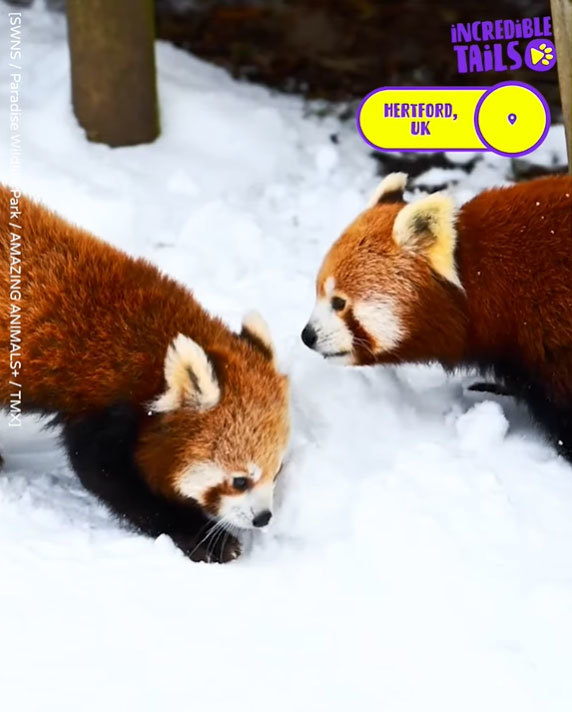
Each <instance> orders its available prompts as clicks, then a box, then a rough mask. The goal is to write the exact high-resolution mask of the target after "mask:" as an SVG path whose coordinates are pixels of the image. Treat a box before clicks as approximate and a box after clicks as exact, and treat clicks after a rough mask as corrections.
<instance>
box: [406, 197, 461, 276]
mask: <svg viewBox="0 0 572 712" xmlns="http://www.w3.org/2000/svg"><path fill="white" fill-rule="evenodd" d="M456 216H457V210H456V208H455V204H454V202H453V199H452V198H451V197H449V196H448V195H445V194H444V193H433V194H432V195H428V196H426V197H424V198H420V199H419V200H416V201H414V202H413V203H409V204H408V205H406V206H405V207H404V208H402V209H401V210H400V211H399V213H398V214H397V217H396V218H395V222H394V223H393V237H394V239H395V241H396V242H397V244H398V245H400V246H401V247H403V248H405V249H408V250H412V251H414V252H418V253H420V254H425V255H426V256H427V258H428V259H429V262H430V263H431V265H432V267H433V269H434V270H435V271H436V272H438V273H439V274H440V275H442V276H443V277H445V279H448V280H449V282H452V283H453V284H455V285H456V286H457V287H460V288H461V289H462V285H461V281H460V279H459V275H458V274H457V267H456V265H455V245H456V244H457V230H456V228H455V220H456Z"/></svg>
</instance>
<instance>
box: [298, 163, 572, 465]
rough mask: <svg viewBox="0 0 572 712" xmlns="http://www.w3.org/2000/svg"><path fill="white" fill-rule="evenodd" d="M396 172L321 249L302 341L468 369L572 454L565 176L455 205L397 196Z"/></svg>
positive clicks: (355, 354)
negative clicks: (510, 397) (518, 403)
mask: <svg viewBox="0 0 572 712" xmlns="http://www.w3.org/2000/svg"><path fill="white" fill-rule="evenodd" d="M406 178H407V176H406V175H405V174H403V173H393V174H391V175H388V176H387V177H386V178H384V179H383V180H382V182H381V184H380V185H379V187H378V189H377V190H376V191H375V193H374V195H373V197H372V200H371V201H370V204H369V206H368V208H367V209H366V210H365V212H363V213H362V214H361V215H359V216H358V217H357V219H356V220H355V221H354V222H353V223H352V224H351V225H350V226H349V227H348V228H347V230H346V231H345V232H344V233H343V234H342V236H341V237H340V238H339V239H338V240H337V242H335V243H334V245H333V246H332V247H331V249H330V251H329V253H328V254H327V255H326V257H325V259H324V262H323V264H322V266H321V269H320V271H319V274H318V278H317V285H316V292H317V300H316V305H315V308H314V311H313V313H312V316H311V317H310V320H309V322H308V324H307V325H306V326H305V328H304V330H303V331H302V340H303V341H304V343H305V344H306V345H307V346H308V347H310V348H312V349H315V350H316V351H318V352H319V353H321V354H322V356H324V357H325V358H330V359H333V360H335V361H340V362H345V363H350V364H358V365H360V364H400V363H406V362H410V363H426V362H439V363H441V364H442V365H443V366H444V367H445V368H446V369H448V370H452V369H455V368H457V367H468V368H476V369H478V370H479V371H480V372H481V373H482V374H483V375H484V376H487V377H492V378H494V379H495V380H496V381H497V382H498V383H499V384H500V385H501V386H502V387H505V388H506V389H507V390H508V392H510V393H512V394H514V395H515V396H516V397H518V398H519V399H520V400H522V401H524V402H525V403H526V404H527V405H528V407H529V409H530V411H531V413H532V415H533V417H535V419H536V420H537V421H538V422H539V423H540V424H541V425H542V426H543V427H544V429H545V430H546V432H547V433H548V435H549V436H550V438H551V440H552V441H553V442H554V444H555V445H556V447H557V449H558V450H559V451H560V452H561V453H562V454H563V455H564V456H565V457H566V458H567V459H568V460H570V461H572V198H571V197H570V196H571V194H572V184H571V179H570V177H569V176H561V177H547V178H540V179H537V180H533V181H530V182H528V183H521V184H519V185H514V186H511V187H506V188H496V189H493V190H487V191H485V192H483V193H481V194H480V195H477V196H476V197H475V198H474V199H473V200H471V201H469V202H468V203H466V204H465V205H463V206H462V207H461V209H460V210H459V211H457V210H456V209H455V206H454V204H453V201H452V199H451V198H450V197H448V196H447V195H446V194H443V193H435V194H433V195H428V196H426V197H422V198H419V199H417V200H414V201H413V202H411V203H409V204H406V203H405V202H404V199H403V192H404V189H405V184H406Z"/></svg>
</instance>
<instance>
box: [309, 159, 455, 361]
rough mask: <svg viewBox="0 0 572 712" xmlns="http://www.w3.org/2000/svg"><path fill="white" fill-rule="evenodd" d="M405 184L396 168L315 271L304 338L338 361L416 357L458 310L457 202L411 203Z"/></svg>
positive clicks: (436, 199)
mask: <svg viewBox="0 0 572 712" xmlns="http://www.w3.org/2000/svg"><path fill="white" fill-rule="evenodd" d="M405 181H406V175H405V174H402V173H394V174H391V175H389V176H387V177H386V178H385V179H384V180H383V181H382V182H381V185H380V186H379V187H378V189H377V190H376V192H375V194H374V196H373V197H372V200H371V201H370V204H369V207H368V209H367V210H366V211H365V212H363V213H362V214H361V215H359V216H358V217H357V219H356V220H355V221H354V222H353V223H352V224H351V225H350V226H349V227H348V228H347V230H346V231H345V232H344V233H343V234H342V236H341V237H340V238H339V239H338V240H337V242H335V243H334V244H333V245H332V247H331V249H330V251H329V252H328V254H327V255H326V257H325V259H324V261H323V263H322V266H321V268H320V271H319V273H318V278H317V283H316V303H315V306H314V309H313V311H312V314H311V316H310V319H309V321H308V323H307V324H306V326H305V327H304V329H303V331H302V341H303V342H304V343H305V344H306V346H308V347H309V348H311V349H313V350H315V351H317V352H318V353H320V354H321V355H322V356H324V357H325V358H327V359H330V360H332V361H334V362H337V363H345V364H356V365H366V364H372V363H377V362H380V361H386V362H392V361H395V362H398V361H399V360H402V359H403V357H404V354H406V355H407V357H408V358H411V359H412V360H415V359H416V353H415V348H416V345H418V344H421V343H422V342H423V340H424V339H425V334H424V332H425V331H426V332H427V333H428V334H429V333H434V332H435V331H437V332H439V331H440V330H442V328H443V324H446V322H447V319H448V316H447V314H448V312H449V311H450V310H451V309H453V310H457V309H458V306H457V302H458V297H459V295H460V296H461V298H462V294H463V290H462V286H461V283H460V280H459V278H458V275H457V270H456V265H455V259H454V249H455V239H456V234H455V227H454V223H455V208H454V206H453V203H452V201H451V199H450V198H448V197H447V196H446V195H443V194H434V195H430V196H427V197H426V198H421V199H419V200H416V201H414V202H413V203H410V204H406V203H405V202H404V200H403V191H404V189H405Z"/></svg>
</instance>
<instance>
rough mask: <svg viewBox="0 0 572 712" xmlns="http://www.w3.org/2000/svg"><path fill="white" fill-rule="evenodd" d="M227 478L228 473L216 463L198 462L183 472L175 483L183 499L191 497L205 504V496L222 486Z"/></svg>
mask: <svg viewBox="0 0 572 712" xmlns="http://www.w3.org/2000/svg"><path fill="white" fill-rule="evenodd" d="M227 477H228V475H227V473H226V472H225V471H224V470H223V469H222V468H220V467H218V465H215V464H214V462H198V463H196V464H195V465H193V466H192V467H189V468H188V469H187V470H185V471H184V472H183V474H182V475H181V476H180V477H179V479H178V480H177V482H176V483H175V489H177V490H178V492H179V494H182V495H183V497H190V498H191V499H194V500H196V501H197V502H199V504H203V503H204V500H203V498H204V495H205V494H206V493H207V492H208V491H209V489H210V488H211V487H216V486H217V485H220V484H222V483H223V482H224V481H225V479H227Z"/></svg>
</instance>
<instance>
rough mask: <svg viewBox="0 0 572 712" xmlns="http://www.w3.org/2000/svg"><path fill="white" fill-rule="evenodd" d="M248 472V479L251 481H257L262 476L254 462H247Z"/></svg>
mask: <svg viewBox="0 0 572 712" xmlns="http://www.w3.org/2000/svg"><path fill="white" fill-rule="evenodd" d="M248 472H249V476H250V479H251V480H252V481H253V482H258V480H259V479H260V478H261V477H262V470H261V469H260V467H259V466H258V465H257V464H256V463H255V462H249V463H248Z"/></svg>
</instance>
